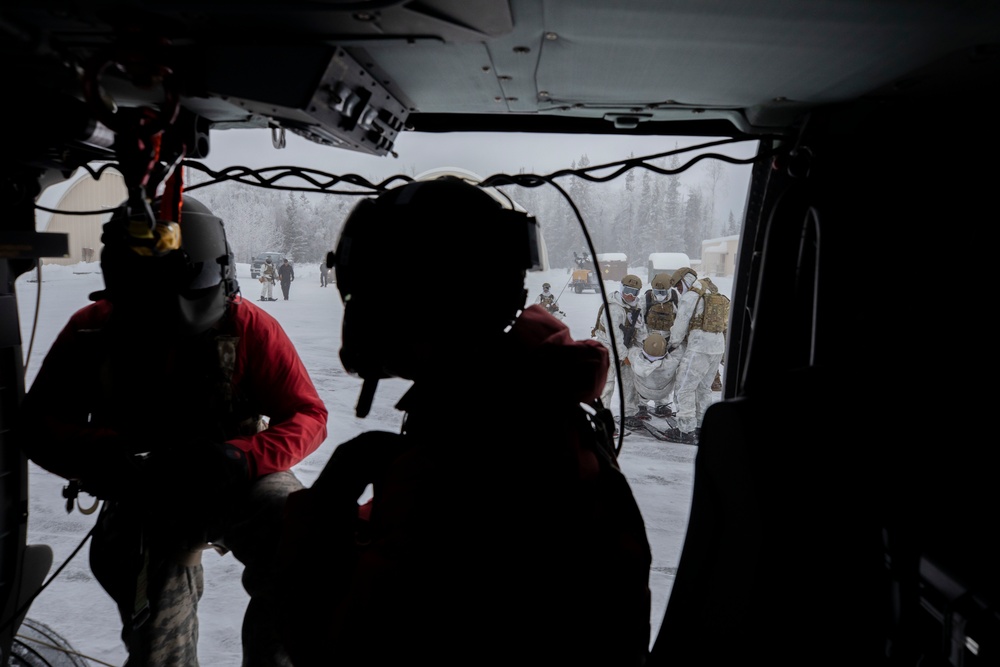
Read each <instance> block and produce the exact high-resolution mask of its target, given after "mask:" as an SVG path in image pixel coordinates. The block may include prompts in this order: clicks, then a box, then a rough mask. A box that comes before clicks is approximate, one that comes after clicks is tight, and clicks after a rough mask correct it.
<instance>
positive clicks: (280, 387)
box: [229, 299, 327, 475]
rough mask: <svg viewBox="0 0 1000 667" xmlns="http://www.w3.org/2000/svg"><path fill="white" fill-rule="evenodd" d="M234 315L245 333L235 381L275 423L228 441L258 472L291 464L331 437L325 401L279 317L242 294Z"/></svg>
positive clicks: (238, 331) (277, 469) (235, 306)
mask: <svg viewBox="0 0 1000 667" xmlns="http://www.w3.org/2000/svg"><path fill="white" fill-rule="evenodd" d="M233 321H234V323H235V325H236V328H237V335H238V336H240V344H239V345H238V346H237V350H238V352H237V358H236V367H235V369H234V372H233V381H234V382H235V383H236V384H237V385H240V386H243V387H246V388H248V389H249V392H250V393H251V394H252V395H253V396H254V397H255V399H256V403H257V407H258V409H260V411H261V412H262V413H263V414H264V415H266V416H267V417H268V418H269V419H270V427H269V428H267V429H266V430H264V431H261V432H260V433H258V434H256V435H254V436H250V437H245V438H238V439H234V440H230V441H229V442H230V443H231V444H233V445H235V446H237V447H239V448H240V449H242V450H244V451H245V452H247V454H248V456H249V458H250V461H251V462H252V463H253V464H254V466H255V467H254V470H255V471H256V473H257V475H266V474H268V473H272V472H277V471H280V470H288V469H289V468H291V467H292V466H294V465H296V464H297V463H299V462H300V461H302V459H304V458H306V457H307V456H309V454H311V453H313V452H314V451H316V449H317V448H318V447H319V446H320V445H321V444H323V441H324V440H326V420H327V410H326V406H325V405H324V404H323V401H322V400H321V399H320V397H319V394H318V393H317V392H316V387H315V386H314V385H313V382H312V379H311V378H310V377H309V372H308V371H307V370H306V367H305V365H304V364H303V363H302V359H300V358H299V355H298V352H297V351H296V349H295V346H294V345H293V344H292V341H291V340H290V339H289V338H288V335H287V334H286V333H285V330H284V329H282V328H281V325H280V324H279V323H278V321H277V320H275V319H274V318H273V317H272V316H271V315H269V314H268V313H267V312H265V311H263V310H261V309H260V308H258V307H257V306H255V305H254V304H253V303H251V302H249V301H245V300H242V299H239V300H237V301H235V302H234V303H233Z"/></svg>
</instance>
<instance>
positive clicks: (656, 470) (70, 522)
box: [16, 263, 731, 667]
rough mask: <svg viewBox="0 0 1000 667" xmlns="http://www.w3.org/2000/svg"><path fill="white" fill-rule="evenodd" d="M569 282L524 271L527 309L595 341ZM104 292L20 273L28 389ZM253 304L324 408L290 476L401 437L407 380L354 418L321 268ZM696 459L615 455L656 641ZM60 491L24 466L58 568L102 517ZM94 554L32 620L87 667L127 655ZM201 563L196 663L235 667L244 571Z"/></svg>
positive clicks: (56, 481) (644, 447)
mask: <svg viewBox="0 0 1000 667" xmlns="http://www.w3.org/2000/svg"><path fill="white" fill-rule="evenodd" d="M633 271H634V272H635V273H636V274H637V275H639V276H640V277H641V278H642V279H643V284H644V285H646V284H647V276H646V275H645V270H644V269H641V268H635V269H633ZM238 276H239V278H240V281H241V284H242V286H243V288H244V290H245V292H244V293H245V296H246V297H247V298H251V299H254V300H256V298H257V297H258V296H259V293H258V287H259V285H258V284H257V283H256V281H251V279H250V268H249V265H245V264H241V265H239V266H238ZM453 277H454V276H452V277H451V278H453ZM569 280H570V271H569V270H568V269H553V270H550V271H545V272H539V273H532V274H529V276H528V280H527V287H528V295H529V296H528V300H529V303H530V302H533V301H534V299H535V297H536V296H537V295H538V294H539V293H540V292H541V285H542V283H543V282H549V283H551V285H552V291H553V292H554V293H555V294H557V295H559V306H560V308H561V309H562V310H563V312H565V313H566V318H565V323H566V324H567V326H569V328H570V330H571V332H572V334H573V336H574V337H575V338H580V339H582V338H589V337H590V330H591V327H592V326H593V325H594V320H595V318H596V316H597V311H598V309H599V307H600V303H601V296H600V294H592V293H590V292H587V293H583V294H576V293H574V292H573V291H572V290H571V289H566V290H565V291H563V286H564V285H566V284H567V283H568V282H569ZM713 280H714V281H715V282H716V284H717V285H719V288H720V290H721V291H723V292H724V293H726V294H729V293H730V289H731V281H730V279H726V278H714V277H713ZM475 281H476V276H475V271H474V270H473V269H470V271H469V278H468V280H467V281H465V284H474V283H475ZM39 287H41V290H40V299H39ZM102 287H103V280H102V278H101V274H100V269H99V266H98V265H97V264H96V263H89V264H77V265H72V266H56V265H45V266H44V267H43V268H42V280H41V283H40V284H39V282H38V279H37V275H36V274H35V273H34V272H31V273H28V274H25V275H23V276H21V277H20V278H18V280H17V285H16V289H17V295H18V302H19V306H20V324H21V332H22V346H23V350H24V353H25V355H26V356H27V355H28V354H29V348H30V357H29V358H28V361H27V364H26V386H29V387H30V383H31V381H32V380H33V378H34V376H35V374H36V373H37V371H38V367H39V365H40V364H41V361H42V359H43V357H44V355H45V353H46V352H47V350H48V348H49V346H50V345H51V344H52V341H53V340H54V338H55V336H56V335H57V334H58V332H59V330H60V329H61V328H62V326H63V325H64V324H65V322H66V320H67V319H68V318H69V316H70V315H71V314H72V313H73V312H74V311H75V310H77V309H78V308H80V307H82V306H84V305H86V304H87V303H88V298H87V296H88V294H89V293H90V292H93V291H95V290H98V289H101V288H102ZM617 288H618V284H617V283H610V282H609V283H606V289H607V290H608V291H609V293H610V291H612V290H614V289H617ZM36 303H37V310H38V320H37V325H36V322H35V312H36ZM258 304H259V305H262V306H263V307H265V308H266V309H267V310H268V311H269V312H271V313H272V314H273V315H274V316H275V317H276V318H277V319H278V321H279V322H281V324H282V326H283V327H284V328H285V330H286V331H287V332H288V335H289V336H290V337H291V339H292V341H293V342H294V344H295V346H296V347H297V349H298V351H299V354H300V355H301V356H302V358H303V360H304V361H305V364H306V366H307V368H308V369H309V372H310V375H311V376H312V379H313V382H314V383H315V384H316V387H317V389H318V390H319V394H320V396H321V397H322V398H323V400H324V401H325V402H326V405H327V407H328V409H329V414H330V416H329V423H328V433H329V437H328V439H327V440H326V442H325V443H324V444H323V445H322V446H321V447H320V448H319V450H317V451H316V452H315V453H314V454H313V455H312V456H310V457H309V458H308V459H306V460H305V461H303V462H302V463H301V464H300V465H299V466H297V467H296V469H295V472H296V474H297V475H299V477H300V478H301V479H302V481H303V482H304V483H305V484H306V485H309V484H311V483H312V481H313V480H315V478H316V476H317V475H318V474H319V472H320V471H321V470H322V468H323V466H324V465H325V463H326V461H327V459H328V458H329V456H330V454H331V453H332V451H333V449H334V448H335V447H336V446H337V444H338V443H341V442H345V441H347V440H350V439H351V438H352V437H354V436H355V435H357V434H358V433H361V432H363V431H366V430H373V429H385V430H398V428H399V426H400V423H401V418H402V413H400V412H398V411H397V410H395V409H394V407H393V406H394V404H395V402H396V400H398V398H399V397H400V396H401V395H402V394H403V392H404V391H405V390H406V388H407V387H408V385H409V383H408V382H404V381H402V380H387V381H382V382H380V383H379V390H378V392H377V393H376V395H375V400H374V403H373V406H372V410H371V413H370V414H369V416H368V417H367V418H365V419H358V418H357V417H355V416H354V406H355V403H356V402H357V397H358V393H359V390H360V388H361V381H360V380H359V379H357V378H354V377H351V376H349V375H347V374H346V373H345V372H344V370H343V367H342V366H341V364H340V359H339V356H338V351H339V348H340V317H341V303H340V296H339V293H338V291H337V288H336V286H335V285H334V284H332V283H331V284H330V286H329V287H320V281H319V269H318V266H307V267H296V280H295V282H294V283H293V284H292V288H291V293H290V299H289V300H288V301H283V300H279V301H274V302H269V303H263V304H260V303H259V302H258ZM87 382H88V379H87V378H79V379H78V384H77V386H74V387H66V391H86V390H87ZM617 405H618V402H617V397H616V398H615V400H614V401H613V403H612V406H611V407H612V409H613V410H617ZM696 452H697V447H694V446H691V445H679V444H673V443H666V442H660V441H656V440H653V439H651V438H649V437H643V436H641V435H640V434H632V435H630V436H629V437H627V438H625V440H624V444H623V448H622V451H621V454H620V457H619V462H620V465H621V467H622V469H623V470H624V472H625V474H626V475H627V477H628V479H629V482H630V484H631V486H632V490H633V493H634V494H635V496H636V499H637V501H638V503H639V506H640V508H641V510H642V512H643V516H644V518H645V522H646V532H647V534H648V537H649V541H650V545H651V547H652V551H653V565H652V570H651V572H650V585H651V588H652V592H653V611H652V618H651V622H652V627H653V631H654V636H655V632H656V630H657V628H658V627H659V624H660V620H661V618H662V615H663V611H664V609H665V608H666V603H667V600H668V597H669V595H670V588H671V585H672V584H673V579H674V573H675V571H676V568H677V563H678V560H679V558H680V552H681V547H682V545H683V539H684V532H685V529H686V527H687V521H688V513H689V509H690V502H691V491H692V483H693V471H694V458H695V454H696ZM63 486H64V480H62V479H61V478H59V477H56V476H54V475H51V474H50V473H47V472H45V471H44V470H42V469H41V468H38V467H37V466H34V465H33V464H29V494H30V496H29V498H30V504H29V511H30V513H29V521H28V543H29V544H47V545H49V546H50V547H51V548H52V550H53V552H54V558H55V562H54V565H53V568H52V572H54V571H55V570H56V569H57V568H59V567H60V566H61V565H62V564H63V562H64V561H65V560H66V559H67V558H69V556H70V555H71V553H72V552H73V550H74V549H76V548H77V547H78V546H79V545H80V543H81V542H82V541H83V539H84V537H85V536H86V534H87V532H88V531H89V530H90V528H91V527H92V526H93V524H94V521H95V518H96V514H93V515H83V514H81V513H79V512H78V511H75V510H74V511H73V512H72V513H70V514H67V512H66V509H65V501H64V499H63V498H62V488H63ZM88 500H89V498H88V497H87V496H82V497H81V501H83V502H84V503H86V501H88ZM88 548H89V545H86V546H84V548H83V549H82V550H81V551H80V553H79V554H77V555H76V557H75V558H73V559H72V561H71V562H69V564H68V565H66V567H65V569H64V570H63V571H62V572H61V573H60V574H59V576H58V577H57V578H55V580H54V581H53V582H52V584H51V585H50V586H49V587H48V588H46V589H45V590H44V591H43V592H42V593H41V595H39V597H38V598H37V599H36V600H35V602H34V603H33V604H32V606H31V608H30V610H29V612H28V616H29V617H30V618H32V619H35V620H37V621H40V622H42V623H44V624H46V625H48V626H50V627H51V628H52V629H54V630H55V631H56V632H58V633H59V634H60V635H61V636H62V637H63V638H64V639H66V640H67V641H68V642H69V644H70V645H72V647H73V648H74V649H76V650H77V651H79V652H80V653H81V654H83V655H84V656H86V657H87V659H89V660H90V661H91V662H92V664H94V665H121V664H122V663H123V662H124V660H125V657H126V653H125V650H124V648H123V646H122V643H121V640H120V638H119V632H120V624H119V619H118V614H117V612H116V610H115V607H114V604H113V603H112V601H111V598H110V597H108V596H107V594H106V593H105V592H104V591H103V589H102V588H101V587H100V585H99V584H98V583H97V581H96V580H95V579H94V578H93V577H92V576H91V574H90V568H89V565H88V557H87V553H88ZM203 561H204V565H205V580H206V590H205V596H204V598H203V599H202V602H201V607H200V614H199V617H200V620H201V631H200V637H199V653H200V655H199V657H200V660H201V664H203V665H211V666H212V667H230V666H238V665H239V664H240V624H241V621H242V615H243V611H244V608H245V606H246V602H247V596H246V593H245V592H244V591H243V588H242V586H241V584H240V574H241V572H242V567H241V566H240V563H239V562H238V561H237V560H236V559H235V558H234V557H233V556H232V555H227V556H219V555H218V554H216V553H215V552H213V551H207V552H205V554H204V558H203ZM50 576H51V573H50ZM608 613H614V610H608Z"/></svg>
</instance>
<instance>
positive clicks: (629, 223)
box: [190, 154, 750, 268]
mask: <svg viewBox="0 0 1000 667" xmlns="http://www.w3.org/2000/svg"><path fill="white" fill-rule="evenodd" d="M652 164H654V165H655V166H658V167H661V168H664V169H669V170H674V169H677V168H678V167H679V166H680V164H681V160H680V159H679V158H678V156H677V155H673V156H670V157H668V158H665V159H661V160H658V161H655V162H652ZM589 166H591V162H590V160H589V158H588V157H587V155H586V154H583V155H581V156H580V157H579V158H578V159H577V160H576V161H574V163H573V165H572V167H571V168H572V169H573V170H580V169H584V168H586V167H589ZM520 173H530V172H528V171H527V170H525V169H522V170H521V172H520ZM749 173H750V168H749V166H747V165H733V164H729V163H726V162H721V161H718V160H702V161H700V162H698V163H696V164H694V165H693V166H692V167H691V168H690V169H689V170H687V171H685V172H683V173H680V174H659V173H654V172H652V171H650V170H648V169H643V168H635V169H631V170H629V171H627V172H626V173H624V174H622V175H620V176H618V177H617V178H615V179H613V180H610V181H607V182H595V181H592V180H588V179H585V178H582V177H578V176H572V175H570V176H564V177H559V178H557V179H556V183H558V185H559V186H560V187H561V188H562V189H564V190H565V191H566V192H567V193H568V194H569V195H570V197H571V198H572V200H573V201H574V203H575V204H576V206H577V208H578V209H579V211H580V214H581V216H582V217H583V221H584V223H585V224H586V226H587V230H588V231H589V233H590V236H591V239H592V240H593V242H594V247H595V249H596V250H597V252H598V253H624V254H625V255H627V256H628V258H629V260H630V261H633V260H634V261H635V265H641V264H643V263H644V258H645V257H647V256H648V255H649V254H650V253H653V252H683V253H686V254H687V255H688V256H689V257H691V258H692V259H696V258H700V257H701V242H702V241H703V240H705V239H711V238H717V237H721V236H732V235H735V234H738V233H739V221H740V220H742V218H743V210H742V209H741V210H733V209H732V207H731V206H729V205H725V206H720V205H717V204H716V202H726V201H733V200H734V199H736V200H738V201H742V197H743V195H744V193H745V192H746V189H747V185H748V182H749ZM408 176H410V177H413V174H408ZM483 176H484V177H485V176H488V174H484V175H483ZM205 180H207V176H205V174H203V173H201V172H196V171H192V172H191V173H190V185H192V186H193V185H195V184H197V183H200V182H204V181H205ZM369 180H370V181H371V182H372V183H377V182H381V181H383V180H384V179H382V178H371V179H369ZM280 185H281V186H285V187H299V186H304V183H301V182H294V183H293V182H284V181H283V182H281V183H280ZM499 189H500V190H501V191H502V192H504V193H505V194H507V195H508V196H510V197H511V198H512V199H513V200H514V201H516V202H517V203H518V204H520V205H521V206H523V207H524V208H525V209H526V210H527V211H528V212H529V213H531V214H532V215H534V216H535V217H536V218H537V219H538V222H539V225H540V226H541V228H542V232H543V234H544V236H545V241H546V245H547V248H548V253H549V261H550V263H551V265H552V266H553V267H557V268H562V267H572V266H574V262H573V253H574V252H581V251H586V250H587V246H586V241H585V239H584V236H583V233H582V232H581V230H580V223H579V222H578V220H577V219H576V216H575V214H574V212H573V209H572V207H571V206H570V205H569V203H568V202H567V201H566V200H565V198H564V197H563V196H562V194H561V193H560V192H559V191H558V190H557V189H556V188H554V187H552V186H551V185H549V184H544V185H541V186H539V187H530V188H529V187H523V186H520V185H505V186H501V187H500V188H499ZM191 195H192V196H194V197H196V198H197V199H199V200H201V201H202V202H204V203H205V204H206V205H207V206H208V207H209V208H210V209H211V210H212V211H214V212H215V213H216V214H217V215H219V216H220V217H222V218H223V220H225V223H226V231H227V234H228V238H229V241H230V244H231V245H232V247H233V251H234V252H235V253H236V259H237V261H238V262H249V261H251V259H252V257H253V256H255V255H256V254H258V253H261V252H265V251H277V252H281V253H284V254H286V255H287V256H288V258H289V260H290V261H293V262H294V263H297V264H300V263H301V264H309V263H316V264H318V263H319V262H320V261H321V260H322V259H323V258H324V257H325V256H326V253H327V251H329V250H331V249H333V247H334V245H335V244H336V241H337V237H338V235H339V233H340V228H341V226H342V224H343V222H344V220H345V219H346V217H347V215H348V214H349V213H350V211H351V209H352V208H353V207H354V205H355V203H356V202H357V200H358V198H359V196H361V195H345V194H327V193H316V192H301V191H294V190H278V189H267V188H264V187H260V186H253V185H245V184H242V183H237V182H235V181H225V182H222V183H217V184H213V185H210V186H206V187H200V188H193V191H192V192H191ZM734 195H735V197H734ZM474 224H475V221H474V220H470V225H474ZM455 231H456V233H461V232H462V230H455ZM470 231H471V230H470ZM472 233H474V231H472ZM483 250H484V257H483V259H484V261H488V247H485V248H484V249H483ZM472 259H475V258H472Z"/></svg>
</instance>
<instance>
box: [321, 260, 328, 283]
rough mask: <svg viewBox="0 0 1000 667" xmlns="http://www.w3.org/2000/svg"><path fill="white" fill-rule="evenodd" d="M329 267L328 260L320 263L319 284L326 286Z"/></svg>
mask: <svg viewBox="0 0 1000 667" xmlns="http://www.w3.org/2000/svg"><path fill="white" fill-rule="evenodd" d="M328 271H329V269H327V268H326V262H320V263H319V286H320V287H326V282H327V275H328V273H327V272H328Z"/></svg>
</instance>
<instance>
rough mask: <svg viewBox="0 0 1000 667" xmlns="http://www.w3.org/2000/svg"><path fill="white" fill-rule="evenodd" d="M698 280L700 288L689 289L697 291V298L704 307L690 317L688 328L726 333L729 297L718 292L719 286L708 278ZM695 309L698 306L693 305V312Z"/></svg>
mask: <svg viewBox="0 0 1000 667" xmlns="http://www.w3.org/2000/svg"><path fill="white" fill-rule="evenodd" d="M699 282H701V283H702V286H703V287H702V288H698V287H692V288H691V289H693V290H694V291H695V292H697V293H698V298H699V299H700V300H701V301H703V302H704V304H705V308H704V310H703V311H702V313H701V315H695V316H694V317H692V318H691V327H690V328H692V329H701V330H702V331H707V332H710V333H726V328H727V326H728V325H729V297H728V296H726V295H725V294H720V293H719V288H718V287H716V285H715V283H713V282H712V281H711V280H710V279H709V278H707V277H706V278H702V279H701V280H700V281H699ZM696 284H697V283H696ZM697 310H698V307H697V306H695V312H697Z"/></svg>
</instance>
